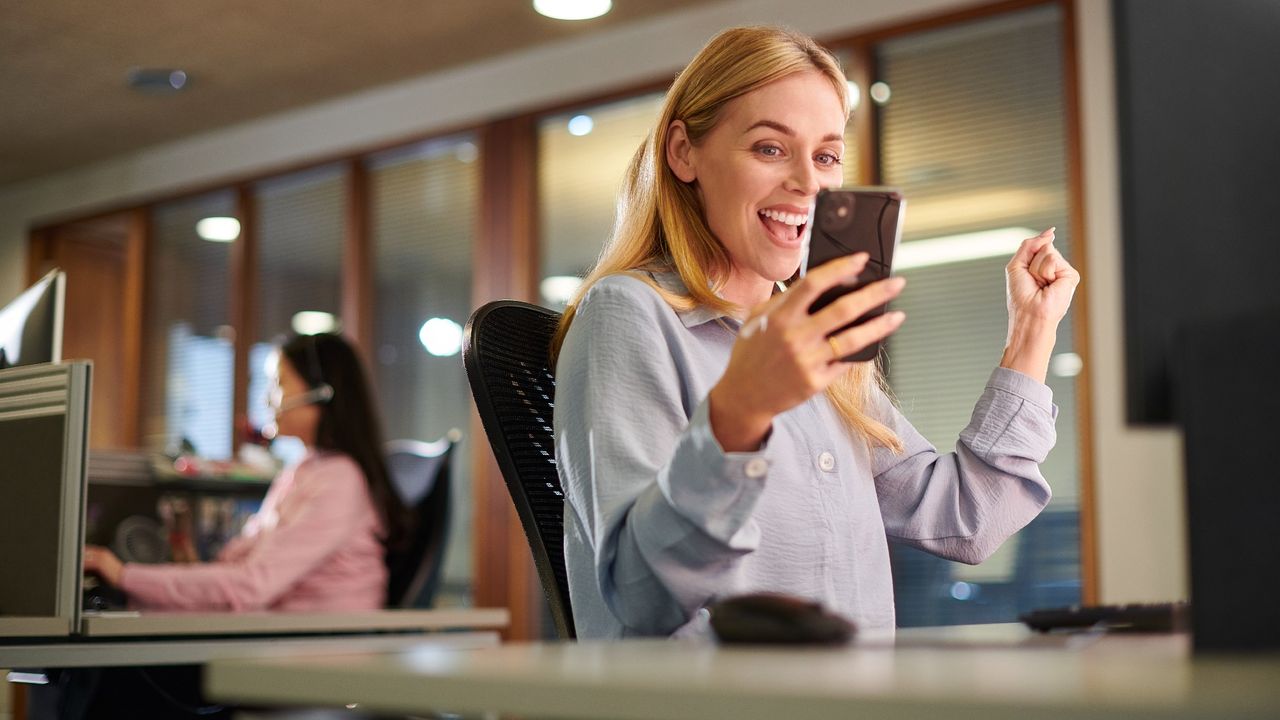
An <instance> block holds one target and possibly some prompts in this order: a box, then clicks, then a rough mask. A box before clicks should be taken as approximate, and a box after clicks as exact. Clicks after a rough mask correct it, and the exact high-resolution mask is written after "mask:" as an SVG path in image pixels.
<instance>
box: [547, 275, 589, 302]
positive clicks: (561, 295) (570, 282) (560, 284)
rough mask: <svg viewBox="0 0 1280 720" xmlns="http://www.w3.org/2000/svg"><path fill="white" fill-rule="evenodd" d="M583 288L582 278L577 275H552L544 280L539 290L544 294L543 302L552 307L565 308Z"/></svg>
mask: <svg viewBox="0 0 1280 720" xmlns="http://www.w3.org/2000/svg"><path fill="white" fill-rule="evenodd" d="M581 286H582V278H580V277H578V276H576V275H552V276H551V277H546V278H543V279H542V282H541V283H539V284H538V290H539V291H541V292H542V299H543V300H546V301H547V302H548V303H550V304H551V305H557V306H563V305H565V304H566V303H568V302H569V299H570V298H572V297H573V294H574V293H575V292H577V291H578V288H579V287H581Z"/></svg>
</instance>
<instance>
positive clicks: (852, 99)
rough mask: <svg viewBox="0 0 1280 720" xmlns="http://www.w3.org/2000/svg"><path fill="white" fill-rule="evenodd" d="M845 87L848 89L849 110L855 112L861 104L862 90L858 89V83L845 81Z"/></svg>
mask: <svg viewBox="0 0 1280 720" xmlns="http://www.w3.org/2000/svg"><path fill="white" fill-rule="evenodd" d="M845 85H847V86H848V87H849V109H850V110H857V109H858V105H859V104H860V103H861V102H862V88H860V87H858V83H856V82H854V81H852V80H846V81H845Z"/></svg>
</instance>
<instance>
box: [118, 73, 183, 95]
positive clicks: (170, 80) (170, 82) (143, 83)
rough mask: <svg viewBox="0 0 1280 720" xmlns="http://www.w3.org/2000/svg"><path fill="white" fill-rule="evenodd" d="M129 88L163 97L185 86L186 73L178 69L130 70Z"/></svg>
mask: <svg viewBox="0 0 1280 720" xmlns="http://www.w3.org/2000/svg"><path fill="white" fill-rule="evenodd" d="M128 79H129V87H131V88H133V89H134V90H137V91H138V92H145V93H152V94H157V95H164V94H168V93H176V92H178V91H179V90H181V89H183V88H184V87H186V86H187V71H186V70H179V69H178V68H132V69H130V70H129V75H128Z"/></svg>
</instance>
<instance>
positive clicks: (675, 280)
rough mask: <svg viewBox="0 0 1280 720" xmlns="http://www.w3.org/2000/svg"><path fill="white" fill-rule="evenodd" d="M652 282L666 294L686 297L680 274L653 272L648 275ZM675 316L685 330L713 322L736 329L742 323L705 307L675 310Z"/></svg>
mask: <svg viewBox="0 0 1280 720" xmlns="http://www.w3.org/2000/svg"><path fill="white" fill-rule="evenodd" d="M650 275H651V276H652V277H653V280H654V282H656V283H658V287H660V288H662V289H663V290H666V291H668V292H672V293H676V294H678V295H688V294H689V288H688V286H686V285H685V284H684V280H682V279H681V278H680V274H679V273H676V272H654V273H650ZM676 315H678V316H679V317H680V322H682V323H684V326H685V327H686V328H693V327H697V326H698V325H704V324H706V323H709V322H712V321H714V320H723V321H724V322H726V323H730V325H731V326H732V327H738V326H739V325H741V324H742V321H741V320H739V319H738V318H735V317H733V316H732V315H729V314H728V313H724V312H721V311H719V310H716V309H715V308H712V307H708V306H706V305H695V306H694V307H693V308H692V309H690V310H677V311H676Z"/></svg>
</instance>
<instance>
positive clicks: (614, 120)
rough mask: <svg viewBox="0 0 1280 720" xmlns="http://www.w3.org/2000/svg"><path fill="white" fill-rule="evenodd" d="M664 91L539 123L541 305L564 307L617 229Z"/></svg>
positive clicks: (548, 117) (556, 307)
mask: <svg viewBox="0 0 1280 720" xmlns="http://www.w3.org/2000/svg"><path fill="white" fill-rule="evenodd" d="M662 99H663V95H662V93H654V94H649V95H644V96H641V97H636V98H631V99H628V100H624V101H622V102H616V103H610V104H607V105H598V106H595V107H591V108H585V109H581V110H576V111H574V112H569V113H562V114H559V115H551V116H547V117H545V118H543V119H542V120H541V121H539V124H538V212H539V215H540V218H541V226H540V227H539V237H540V238H541V241H542V242H541V253H542V257H541V263H542V274H541V278H542V282H541V285H540V287H539V290H540V296H541V301H542V303H543V304H544V305H546V306H547V307H550V308H553V309H555V310H562V309H564V306H565V303H566V302H567V301H568V299H569V296H570V295H571V294H572V292H573V290H574V289H575V288H576V287H577V282H576V280H577V279H580V278H582V276H583V275H585V274H586V273H587V271H588V270H590V269H591V267H592V266H593V265H594V264H595V262H596V258H597V257H598V256H599V254H600V250H601V248H603V247H604V243H605V241H606V240H607V239H608V238H609V233H610V232H611V231H612V230H613V218H614V203H615V202H616V201H617V197H618V189H619V188H620V187H621V186H622V178H623V176H624V175H625V174H626V170H627V165H628V164H630V162H631V157H632V156H633V155H635V152H636V150H637V149H638V148H639V147H640V145H641V143H643V142H644V140H645V137H646V135H647V134H648V133H649V131H650V130H651V129H652V127H653V123H654V122H655V120H656V119H657V117H658V112H659V110H660V109H661V107H662Z"/></svg>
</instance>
